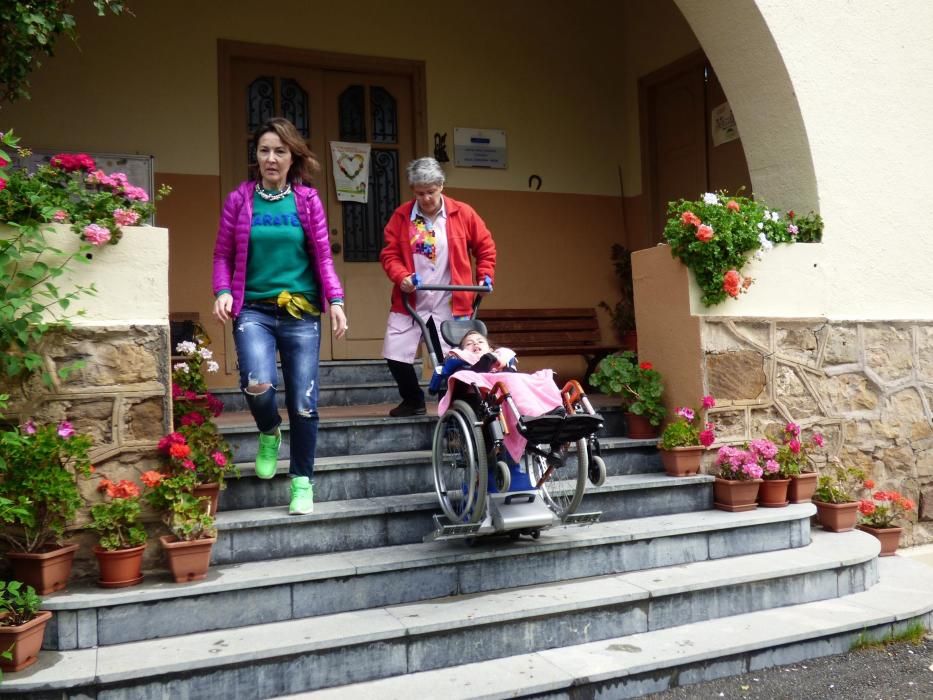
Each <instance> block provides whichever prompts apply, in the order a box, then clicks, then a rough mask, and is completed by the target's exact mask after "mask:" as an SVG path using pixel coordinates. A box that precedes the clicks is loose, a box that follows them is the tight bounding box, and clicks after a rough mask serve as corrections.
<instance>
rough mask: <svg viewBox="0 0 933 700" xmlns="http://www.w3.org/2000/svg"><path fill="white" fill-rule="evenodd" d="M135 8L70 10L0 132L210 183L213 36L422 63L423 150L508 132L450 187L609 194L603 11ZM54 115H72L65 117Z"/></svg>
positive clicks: (611, 51) (137, 1) (167, 2)
mask: <svg viewBox="0 0 933 700" xmlns="http://www.w3.org/2000/svg"><path fill="white" fill-rule="evenodd" d="M132 10H133V12H134V14H135V17H104V18H98V17H96V16H94V15H93V13H92V11H91V7H90V3H78V4H76V5H75V7H74V11H75V13H76V16H77V21H78V27H79V30H80V34H81V40H80V45H81V50H80V51H79V50H78V49H77V48H75V47H74V46H73V45H71V44H70V43H68V42H67V41H62V42H61V43H60V45H59V47H58V55H57V56H56V57H55V58H54V59H51V60H48V61H44V64H45V65H43V67H42V69H41V71H40V72H39V73H37V74H35V76H34V79H33V90H32V94H33V99H32V101H31V102H23V103H19V104H15V105H12V106H10V107H9V108H8V107H6V106H4V111H3V114H2V117H0V120H2V123H3V124H4V125H6V126H10V125H12V126H15V127H16V128H17V130H18V131H19V132H21V133H22V135H23V136H24V140H25V141H26V142H27V143H30V144H31V145H33V146H35V147H49V148H59V147H60V148H65V147H68V148H73V149H84V150H91V151H106V152H142V153H147V154H153V155H155V157H156V168H157V170H159V171H160V172H167V173H179V174H193V175H216V174H217V173H218V167H219V166H218V119H217V109H218V106H217V105H218V98H217V75H218V73H217V60H216V54H217V39H218V38H224V39H231V40H238V41H247V42H255V43H265V44H277V45H281V46H290V47H297V48H308V49H317V50H322V51H335V52H343V53H353V54H362V55H374V56H386V57H393V58H404V59H414V60H423V61H425V62H426V66H427V71H426V75H427V103H428V120H427V126H428V134H429V138H432V139H433V134H434V133H435V132H441V133H443V132H446V133H447V134H448V138H447V144H448V152H449V153H450V156H451V158H453V137H454V134H453V130H454V127H479V128H500V129H505V130H506V132H507V135H508V147H509V154H508V155H509V167H508V169H507V170H504V171H500V170H485V169H484V170H475V169H466V168H450V176H449V183H450V184H451V185H452V186H455V187H466V188H482V189H513V190H523V191H527V190H528V177H529V176H530V175H531V174H537V175H539V176H540V177H541V178H542V181H543V186H542V190H543V191H547V192H572V193H586V194H603V195H618V193H619V187H618V174H617V164H618V163H619V160H620V152H621V147H620V142H619V136H618V135H619V133H620V132H619V130H618V124H619V123H620V121H621V119H622V115H621V107H620V105H619V103H618V100H617V91H616V90H615V88H614V85H615V79H614V76H615V75H616V74H617V72H618V70H619V67H620V65H621V63H622V51H621V49H622V45H621V42H620V41H619V26H620V22H621V11H620V10H619V9H618V6H616V5H615V4H614V3H604V2H600V1H599V0H582V1H581V2H579V3H574V4H571V3H566V2H560V1H558V0H551V1H547V2H537V3H535V4H534V5H533V6H532V5H529V4H527V3H524V2H505V3H503V2H498V1H497V0H469V1H468V0H452V1H451V2H444V3H435V4H433V5H430V6H415V5H409V4H406V3H391V2H382V1H381V0H358V1H357V2H352V3H342V2H318V3H308V2H303V1H301V0H281V1H280V2H277V3H276V4H275V11H274V12H273V13H272V14H271V16H270V15H269V14H268V13H267V12H266V11H265V10H263V9H262V8H260V7H258V6H257V5H255V4H254V3H246V2H226V1H219V0H199V1H198V2H190V0H134V2H133V3H132ZM260 20H261V21H260ZM596 20H598V21H596ZM64 105H67V106H68V110H69V112H70V113H71V114H72V115H74V116H75V118H70V119H62V114H61V108H62V107H63V106H64ZM428 146H429V145H428V144H420V145H419V150H420V151H422V154H427V150H428ZM432 147H433V140H432Z"/></svg>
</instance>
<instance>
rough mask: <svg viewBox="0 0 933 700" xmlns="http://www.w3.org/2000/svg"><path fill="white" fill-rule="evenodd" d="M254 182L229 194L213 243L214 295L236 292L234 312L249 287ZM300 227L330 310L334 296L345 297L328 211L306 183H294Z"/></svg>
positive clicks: (322, 297)
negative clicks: (333, 252) (329, 235)
mask: <svg viewBox="0 0 933 700" xmlns="http://www.w3.org/2000/svg"><path fill="white" fill-rule="evenodd" d="M255 189H256V183H255V182H242V183H240V184H239V186H237V188H236V189H235V190H233V192H231V193H230V194H229V195H227V200H226V201H225V202H224V208H223V211H222V212H221V214H220V227H219V228H218V229H217V241H216V243H214V294H215V295H216V294H217V292H219V291H220V290H221V289H229V290H230V291H231V293H232V294H233V309H232V315H233V316H236V315H237V314H239V313H240V309H242V308H243V293H244V291H245V289H246V258H247V253H248V251H249V233H250V228H251V226H252V221H253V192H254V191H255ZM292 191H293V192H294V193H295V205H296V207H297V209H298V218H299V220H300V221H301V228H303V229H304V232H305V239H306V240H307V249H308V257H309V258H310V259H311V260H313V261H314V262H315V269H316V270H317V279H318V283H319V284H320V285H321V302H322V304H323V307H324V308H323V310H324V311H326V310H327V305H328V302H330V300H331V299H343V287H342V286H341V284H340V279H339V278H338V277H337V272H336V270H334V258H333V257H332V256H331V254H330V241H329V240H328V238H327V214H325V213H324V206H323V205H322V204H321V199H320V197H318V194H317V190H316V189H314V188H313V187H308V186H307V185H292Z"/></svg>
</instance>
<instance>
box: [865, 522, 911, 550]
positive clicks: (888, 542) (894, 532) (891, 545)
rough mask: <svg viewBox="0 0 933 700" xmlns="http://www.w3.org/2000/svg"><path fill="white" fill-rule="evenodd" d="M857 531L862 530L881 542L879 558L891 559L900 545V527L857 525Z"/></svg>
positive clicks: (901, 529) (901, 530)
mask: <svg viewBox="0 0 933 700" xmlns="http://www.w3.org/2000/svg"><path fill="white" fill-rule="evenodd" d="M858 529H859V530H863V531H865V532H867V533H868V534H870V535H874V536H875V537H877V538H878V540H879V541H880V542H881V553H880V554H879V555H878V556H879V557H893V556H894V553H895V552H896V551H897V547H898V545H900V543H901V532H903V531H904V529H903V528H900V527H869V526H868V525H859V526H858Z"/></svg>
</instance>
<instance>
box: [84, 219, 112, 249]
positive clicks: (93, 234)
mask: <svg viewBox="0 0 933 700" xmlns="http://www.w3.org/2000/svg"><path fill="white" fill-rule="evenodd" d="M84 240H86V241H87V242H88V243H90V244H91V245H103V244H104V243H106V242H107V241H109V240H110V231H109V229H106V228H104V227H103V226H99V225H98V224H88V225H87V226H85V227H84Z"/></svg>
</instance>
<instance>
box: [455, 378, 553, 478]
mask: <svg viewBox="0 0 933 700" xmlns="http://www.w3.org/2000/svg"><path fill="white" fill-rule="evenodd" d="M455 382H463V383H464V384H467V385H470V384H475V385H476V386H478V387H484V388H486V389H492V386H493V384H495V383H496V382H502V383H503V384H504V385H505V386H506V388H507V389H508V390H509V393H510V394H512V399H513V400H514V401H515V405H516V406H518V410H519V411H521V413H522V415H523V416H540V415H542V414H544V413H547V412H548V411H551V410H553V409H555V408H557V407H558V406H561V405H562V403H563V402H562V401H561V397H560V389H558V388H557V384H555V383H554V370H550V369H540V370H538V371H537V372H535V373H534V374H522V373H519V372H494V373H483V374H479V373H477V372H471V371H470V370H460V371H459V372H457V373H455V374H453V375H451V377H450V379H448V380H447V393H446V394H444V398H443V399H441V401H440V403H439V404H438V406H437V414H438V415H440V416H442V415H444V413H446V412H447V408H448V406H449V405H450V401H451V399H452V397H453V394H454V388H455V387H454V383H455ZM502 415H504V416H505V422H506V425H508V426H509V434H508V435H506V436H505V440H504V441H503V442H504V443H505V448H506V449H507V450H508V452H509V455H511V457H512V459H513V460H515V461H516V462H517V461H519V460H520V459H521V457H522V455H523V454H524V453H525V443H526V442H527V441H526V440H525V438H523V437H522V436H521V435H520V434H519V432H518V429H517V428H516V427H515V423H516V422H517V421H516V418H515V416H513V415H512V411H511V410H509V408H508V407H507V406H503V407H502Z"/></svg>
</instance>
